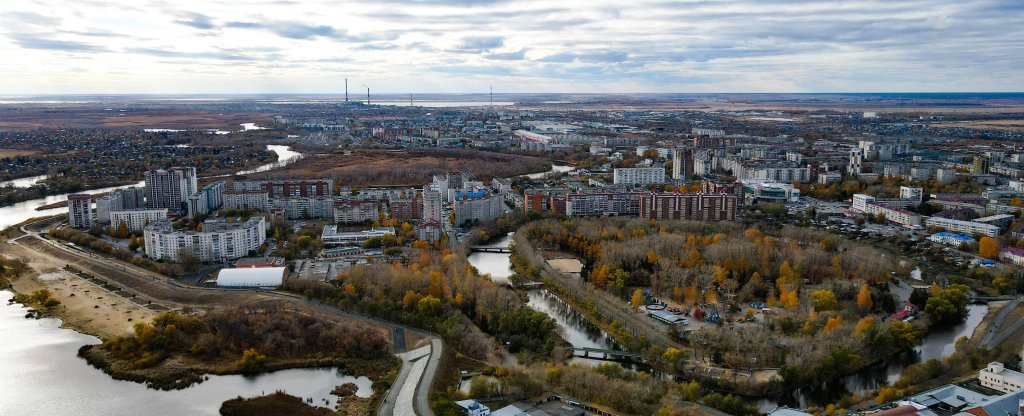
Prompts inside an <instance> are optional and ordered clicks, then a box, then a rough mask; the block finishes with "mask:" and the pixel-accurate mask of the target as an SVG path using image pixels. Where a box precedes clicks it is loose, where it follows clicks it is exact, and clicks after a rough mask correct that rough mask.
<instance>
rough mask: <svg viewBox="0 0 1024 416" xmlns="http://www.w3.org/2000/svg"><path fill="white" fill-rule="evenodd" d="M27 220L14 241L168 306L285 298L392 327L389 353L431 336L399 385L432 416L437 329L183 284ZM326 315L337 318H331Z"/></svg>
mask: <svg viewBox="0 0 1024 416" xmlns="http://www.w3.org/2000/svg"><path fill="white" fill-rule="evenodd" d="M32 224H35V223H30V224H26V225H23V226H22V227H21V231H22V232H23V233H25V234H27V235H26V236H22V237H19V239H20V238H23V237H28V236H32V237H33V238H31V239H25V240H23V241H19V245H21V246H23V247H25V248H28V249H31V250H33V251H36V252H38V253H40V254H42V255H46V256H50V257H54V258H57V259H61V260H64V261H66V262H68V264H72V265H75V266H77V267H78V268H80V269H84V270H86V271H90V272H93V274H95V275H97V276H98V277H100V278H102V279H104V280H107V281H109V282H111V283H113V284H115V285H116V286H119V287H121V288H122V289H124V290H125V291H127V292H129V293H132V294H135V295H137V296H140V297H142V298H144V299H147V300H149V301H152V302H154V303H161V304H164V305H166V306H169V307H172V308H181V307H184V306H226V305H241V304H246V303H258V302H263V301H268V300H276V301H282V302H285V303H286V305H289V306H290V308H289V309H291V310H293V311H296V312H300V313H309V314H323V313H326V314H329V315H332V316H333V317H334V318H337V317H345V318H347V319H352V320H361V321H366V322H369V323H372V324H375V325H377V326H381V327H385V328H388V329H389V330H391V334H392V341H393V343H394V352H395V353H396V354H403V353H405V350H406V342H405V341H406V333H414V334H417V335H419V336H422V337H425V338H428V339H430V344H431V348H430V350H429V356H428V357H426V358H422V359H421V360H423V362H425V363H426V364H425V365H424V371H422V374H421V376H420V377H418V378H416V379H407V380H404V383H403V385H404V384H409V383H415V386H416V387H415V389H414V390H415V398H414V401H413V403H412V404H413V406H412V408H413V410H414V412H415V414H416V415H419V416H433V411H431V409H430V404H429V395H430V394H429V393H430V387H431V385H432V384H433V381H434V377H435V376H436V374H437V366H438V362H439V361H440V357H441V353H442V348H443V343H442V341H441V339H440V338H439V337H438V336H437V335H436V334H433V333H430V332H427V331H423V330H420V329H416V328H411V327H407V326H405V325H401V324H397V323H394V322H390V321H386V320H383V319H379V318H375V317H371V316H367V315H363V314H361V313H358V312H353V311H349V310H346V309H341V308H338V307H336V306H333V305H328V304H324V303H322V302H319V301H316V300H310V299H306V298H304V297H302V296H299V295H295V294H292V293H288V292H280V291H267V290H259V289H223V288H210V287H199V286H192V285H187V284H183V283H181V282H177V281H175V280H173V279H169V278H167V277H166V276H163V275H161V274H158V273H156V272H153V271H150V270H148V269H143V268H141V267H137V266H134V265H132V264H130V263H125V262H121V261H119V260H116V259H113V258H108V257H104V256H100V255H98V254H94V253H91V252H85V251H81V250H79V249H74V248H71V247H68V246H66V245H65V244H62V243H60V242H58V241H51V240H50V239H49V238H48V237H46V236H42V235H40V233H38V232H36V231H34V230H32V229H31V228H30V227H28V226H29V225H32ZM286 307H287V306H286ZM330 320H332V321H337V320H336V319H330ZM406 367H409V365H407V363H403V368H402V370H401V371H402V372H408V371H407V368H406ZM403 385H399V383H398V380H397V379H396V383H395V384H394V386H393V387H392V390H396V389H398V390H400V389H401V388H402V387H403ZM410 385H412V384H410ZM392 393H395V392H394V391H391V392H389V393H388V397H390V396H391V395H392ZM393 404H394V400H391V405H392V406H393ZM383 407H384V406H382V408H383Z"/></svg>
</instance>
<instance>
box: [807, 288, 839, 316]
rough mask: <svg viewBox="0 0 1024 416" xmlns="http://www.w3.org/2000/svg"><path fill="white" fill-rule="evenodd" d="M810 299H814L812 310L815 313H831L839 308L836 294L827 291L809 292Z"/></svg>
mask: <svg viewBox="0 0 1024 416" xmlns="http://www.w3.org/2000/svg"><path fill="white" fill-rule="evenodd" d="M811 299H814V310H816V311H831V310H834V309H836V308H838V307H839V302H838V301H837V300H836V294H835V293H832V291H831V290H828V289H820V290H815V291H813V292H811Z"/></svg>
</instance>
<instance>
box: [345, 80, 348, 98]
mask: <svg viewBox="0 0 1024 416" xmlns="http://www.w3.org/2000/svg"><path fill="white" fill-rule="evenodd" d="M345 102H346V103H347V102H348V78H345Z"/></svg>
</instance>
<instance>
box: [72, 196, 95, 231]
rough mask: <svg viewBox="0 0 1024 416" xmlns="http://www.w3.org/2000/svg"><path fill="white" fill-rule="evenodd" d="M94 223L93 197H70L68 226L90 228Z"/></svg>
mask: <svg viewBox="0 0 1024 416" xmlns="http://www.w3.org/2000/svg"><path fill="white" fill-rule="evenodd" d="M92 223H93V218H92V196H91V195H86V194H76V195H68V224H69V225H71V228H89V227H92Z"/></svg>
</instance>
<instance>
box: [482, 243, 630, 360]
mask: <svg viewBox="0 0 1024 416" xmlns="http://www.w3.org/2000/svg"><path fill="white" fill-rule="evenodd" d="M511 242H512V234H511V233H510V234H508V235H506V236H504V237H502V238H501V239H500V240H497V241H495V242H493V243H491V244H489V245H491V246H495V247H507V246H508V245H509V244H510V243H511ZM509 257H510V254H508V253H480V252H477V253H472V254H470V255H469V263H470V264H472V265H473V267H476V269H477V271H479V272H480V273H481V274H489V275H491V280H493V281H496V282H501V283H504V282H508V278H509V276H511V275H512V263H511V262H510V261H509ZM526 295H527V299H528V300H527V302H526V305H527V306H529V307H530V308H532V309H534V310H536V311H538V312H543V313H544V314H546V315H548V316H550V317H551V318H552V319H554V320H555V323H556V324H557V325H558V329H559V331H560V333H561V334H562V338H564V339H565V340H566V342H568V343H569V344H571V345H572V346H574V347H581V348H601V349H611V350H618V349H621V348H620V347H619V346H618V345H617V344H616V343H615V341H614V340H613V339H612V337H611V336H610V335H608V333H607V332H604V331H603V330H601V328H598V327H597V325H594V324H593V323H591V322H590V321H589V320H588V319H587V318H586V317H584V316H583V314H581V313H579V312H578V311H576V310H575V309H573V308H572V306H569V304H567V303H565V302H563V301H562V300H561V299H559V298H558V296H555V295H554V294H552V293H551V292H549V291H547V290H546V289H536V290H529V291H527V292H526ZM569 362H571V363H583V364H588V365H597V364H599V363H602V362H605V361H602V360H597V359H590V358H580V357H574V358H572V359H570V361H569ZM626 367H627V368H633V367H632V366H628V365H627V366H626Z"/></svg>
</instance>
